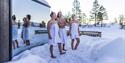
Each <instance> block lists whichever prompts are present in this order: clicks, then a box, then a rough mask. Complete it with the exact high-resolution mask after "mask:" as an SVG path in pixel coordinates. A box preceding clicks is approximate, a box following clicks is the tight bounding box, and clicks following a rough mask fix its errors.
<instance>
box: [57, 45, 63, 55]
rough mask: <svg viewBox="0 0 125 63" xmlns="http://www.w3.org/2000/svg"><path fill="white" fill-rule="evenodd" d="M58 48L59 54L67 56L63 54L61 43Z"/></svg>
mask: <svg viewBox="0 0 125 63" xmlns="http://www.w3.org/2000/svg"><path fill="white" fill-rule="evenodd" d="M58 48H59V52H60V54H61V55H62V54H65V52H62V47H61V43H58Z"/></svg>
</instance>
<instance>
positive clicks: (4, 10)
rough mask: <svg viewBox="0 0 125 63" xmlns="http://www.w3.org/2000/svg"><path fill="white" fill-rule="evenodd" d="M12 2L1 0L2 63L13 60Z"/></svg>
mask: <svg viewBox="0 0 125 63" xmlns="http://www.w3.org/2000/svg"><path fill="white" fill-rule="evenodd" d="M11 40H12V39H11V0H0V63H4V62H6V61H9V60H11V51H12V50H11V49H12V47H11Z"/></svg>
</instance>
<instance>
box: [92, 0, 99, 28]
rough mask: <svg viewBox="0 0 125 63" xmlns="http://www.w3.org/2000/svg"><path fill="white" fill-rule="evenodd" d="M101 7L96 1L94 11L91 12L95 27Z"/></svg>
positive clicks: (96, 0)
mask: <svg viewBox="0 0 125 63" xmlns="http://www.w3.org/2000/svg"><path fill="white" fill-rule="evenodd" d="M99 7H100V5H99V4H98V0H95V1H94V2H93V8H92V11H90V13H91V15H90V18H91V19H94V20H95V26H96V24H97V14H98V12H99V11H98V10H99Z"/></svg>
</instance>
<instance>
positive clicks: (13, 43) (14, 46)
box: [13, 41, 15, 49]
mask: <svg viewBox="0 0 125 63" xmlns="http://www.w3.org/2000/svg"><path fill="white" fill-rule="evenodd" d="M13 48H14V49H15V43H14V41H13Z"/></svg>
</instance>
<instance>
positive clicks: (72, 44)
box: [71, 39, 74, 50]
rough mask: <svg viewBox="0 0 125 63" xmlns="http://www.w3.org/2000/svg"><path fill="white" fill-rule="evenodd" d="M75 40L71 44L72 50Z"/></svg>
mask: <svg viewBox="0 0 125 63" xmlns="http://www.w3.org/2000/svg"><path fill="white" fill-rule="evenodd" d="M73 46H74V39H72V43H71V48H72V50H74V47H73Z"/></svg>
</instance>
